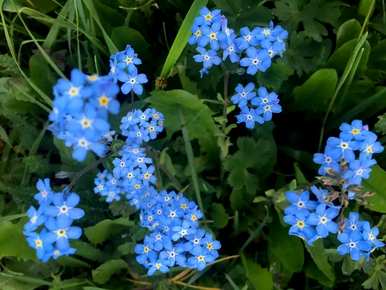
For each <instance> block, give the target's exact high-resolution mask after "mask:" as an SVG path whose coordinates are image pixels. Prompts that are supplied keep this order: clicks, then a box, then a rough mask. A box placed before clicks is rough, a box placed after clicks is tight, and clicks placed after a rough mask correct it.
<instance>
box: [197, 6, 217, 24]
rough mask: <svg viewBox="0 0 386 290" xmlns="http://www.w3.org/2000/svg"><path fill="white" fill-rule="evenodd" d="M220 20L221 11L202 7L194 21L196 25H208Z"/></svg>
mask: <svg viewBox="0 0 386 290" xmlns="http://www.w3.org/2000/svg"><path fill="white" fill-rule="evenodd" d="M220 20H221V10H219V9H214V10H212V11H211V10H209V9H208V8H207V7H203V8H201V10H200V15H199V16H198V17H197V18H196V19H195V24H196V25H210V24H212V23H216V22H218V21H220Z"/></svg>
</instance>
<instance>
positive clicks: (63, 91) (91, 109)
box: [49, 69, 119, 161]
mask: <svg viewBox="0 0 386 290" xmlns="http://www.w3.org/2000/svg"><path fill="white" fill-rule="evenodd" d="M53 90H54V96H55V99H54V101H53V104H54V107H53V110H52V112H51V113H50V115H49V120H50V121H51V122H52V123H51V124H50V126H49V129H50V130H51V131H52V133H53V134H54V135H55V136H56V137H57V138H59V139H61V140H63V141H64V143H65V145H66V146H67V147H72V149H73V157H74V159H76V160H78V161H83V160H84V159H85V158H86V155H87V152H88V151H89V150H92V151H94V153H96V154H97V155H98V156H103V154H104V153H105V152H106V148H105V143H106V141H107V140H108V139H109V138H111V137H109V136H111V132H110V125H109V122H108V117H109V113H112V114H117V113H118V112H119V102H118V101H117V100H116V99H115V98H116V95H117V94H118V90H119V89H118V87H117V85H116V84H115V83H114V79H113V78H111V77H110V76H97V75H90V76H87V75H85V74H83V73H82V72H80V71H79V70H76V69H74V70H73V71H72V72H71V81H68V80H64V79H60V80H58V82H57V84H56V85H55V86H54V88H53ZM85 140H86V141H85ZM75 151H76V152H75Z"/></svg>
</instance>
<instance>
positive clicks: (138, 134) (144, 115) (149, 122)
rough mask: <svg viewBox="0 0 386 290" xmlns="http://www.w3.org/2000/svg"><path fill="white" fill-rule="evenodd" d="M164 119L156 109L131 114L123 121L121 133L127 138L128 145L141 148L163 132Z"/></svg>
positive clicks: (136, 111)
mask: <svg viewBox="0 0 386 290" xmlns="http://www.w3.org/2000/svg"><path fill="white" fill-rule="evenodd" d="M163 122H164V117H163V115H162V114H161V113H159V112H157V111H156V110H155V109H146V110H145V111H143V112H142V111H141V110H134V111H132V112H129V113H128V114H127V115H126V116H125V117H123V118H122V121H121V132H122V135H123V136H126V137H127V139H126V143H127V144H132V145H136V146H140V145H141V144H142V143H143V142H148V141H150V140H154V139H155V138H157V135H158V134H159V133H160V132H162V130H163Z"/></svg>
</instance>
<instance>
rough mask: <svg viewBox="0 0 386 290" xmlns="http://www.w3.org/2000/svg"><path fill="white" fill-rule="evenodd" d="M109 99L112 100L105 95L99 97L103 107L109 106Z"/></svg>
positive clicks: (100, 104)
mask: <svg viewBox="0 0 386 290" xmlns="http://www.w3.org/2000/svg"><path fill="white" fill-rule="evenodd" d="M109 101H110V100H109V98H108V97H107V96H105V95H103V96H100V97H99V99H98V102H99V106H101V107H107V106H108V104H109Z"/></svg>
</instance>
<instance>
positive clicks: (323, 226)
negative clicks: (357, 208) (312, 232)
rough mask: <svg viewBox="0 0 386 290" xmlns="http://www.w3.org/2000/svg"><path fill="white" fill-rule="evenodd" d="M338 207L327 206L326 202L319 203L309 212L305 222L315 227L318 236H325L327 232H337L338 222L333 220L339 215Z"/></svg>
mask: <svg viewBox="0 0 386 290" xmlns="http://www.w3.org/2000/svg"><path fill="white" fill-rule="evenodd" d="M339 212H340V208H337V207H328V206H327V205H326V204H319V205H318V206H317V207H316V210H315V213H311V214H310V215H309V216H308V218H307V223H308V224H310V225H313V226H315V227H316V232H317V234H318V236H319V237H321V238H325V237H327V236H328V235H329V233H333V234H336V233H337V232H338V224H337V223H336V222H334V221H333V219H334V218H336V217H337V216H338V215H339Z"/></svg>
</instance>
